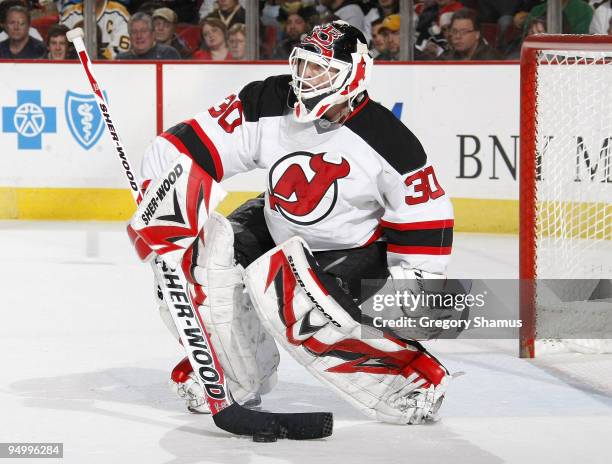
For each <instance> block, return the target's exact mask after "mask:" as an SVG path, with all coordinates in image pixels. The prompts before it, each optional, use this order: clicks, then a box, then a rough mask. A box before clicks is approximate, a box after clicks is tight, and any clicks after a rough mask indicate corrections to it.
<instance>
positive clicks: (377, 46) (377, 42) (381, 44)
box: [370, 18, 386, 59]
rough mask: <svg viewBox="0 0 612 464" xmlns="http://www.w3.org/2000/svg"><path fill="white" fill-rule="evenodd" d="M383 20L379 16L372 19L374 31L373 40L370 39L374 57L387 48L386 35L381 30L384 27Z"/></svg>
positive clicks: (371, 28) (372, 29)
mask: <svg viewBox="0 0 612 464" xmlns="http://www.w3.org/2000/svg"><path fill="white" fill-rule="evenodd" d="M382 22H383V20H382V18H378V19H375V20H374V21H372V24H370V31H371V32H372V40H371V41H370V55H372V58H374V59H377V58H378V57H379V56H380V55H381V54H382V53H384V52H385V50H386V47H385V37H384V36H383V34H382V32H381V30H380V28H381V27H382Z"/></svg>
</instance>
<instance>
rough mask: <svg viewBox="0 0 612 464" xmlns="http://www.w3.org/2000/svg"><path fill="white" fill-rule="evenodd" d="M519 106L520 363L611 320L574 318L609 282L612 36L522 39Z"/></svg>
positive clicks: (611, 247) (611, 251) (587, 315)
mask: <svg viewBox="0 0 612 464" xmlns="http://www.w3.org/2000/svg"><path fill="white" fill-rule="evenodd" d="M520 104H521V110H520V118H521V121H520V148H521V153H520V184H519V188H520V193H519V201H520V229H519V243H520V245H519V247H520V251H519V275H520V279H521V281H520V300H519V301H520V317H521V320H522V321H523V325H522V327H521V330H520V356H521V357H528V358H532V357H534V356H535V355H536V352H535V351H536V344H535V342H536V338H537V339H538V340H539V339H540V338H544V339H561V338H564V334H565V335H566V336H567V326H571V325H572V324H573V323H575V324H576V326H577V327H578V326H581V325H584V324H587V325H588V324H589V323H591V325H592V326H593V327H592V329H593V330H596V329H597V326H598V325H600V326H601V324H602V322H603V321H602V319H601V317H605V318H612V315H610V314H609V311H608V313H607V315H606V314H604V315H601V314H600V316H599V317H598V316H597V315H596V314H597V310H598V309H600V308H594V310H593V314H592V313H591V312H590V311H587V312H586V313H584V314H581V313H580V311H581V310H583V309H585V307H586V306H585V304H584V301H585V300H588V299H589V293H590V292H592V291H593V290H594V288H593V282H597V279H610V278H612V172H611V170H612V36H597V35H595V36H593V35H591V36H587V35H547V34H543V35H535V36H530V37H527V39H526V40H525V42H524V43H523V48H522V51H521V99H520ZM538 279H593V280H589V281H587V280H582V281H581V280H571V281H570V280H566V281H556V282H558V283H557V284H555V283H554V282H555V281H552V282H553V283H551V285H553V286H556V287H557V289H553V291H552V292H551V291H550V289H547V288H544V287H545V285H546V286H547V285H548V282H549V281H548V280H546V284H544V282H542V281H540V280H538ZM559 289H560V291H561V293H563V297H562V298H560V299H555V297H558V296H559V295H558V293H559V292H558V290H559ZM567 301H571V302H574V304H572V303H571V302H570V303H566V302H567ZM575 303H578V304H575ZM608 309H609V307H608ZM547 310H548V311H549V312H554V313H556V314H555V318H553V319H554V320H555V321H558V320H559V317H561V319H563V320H564V321H565V322H563V324H564V326H565V328H564V329H563V330H561V329H560V328H559V327H550V326H547V325H546V324H547V323H550V320H548V322H547V316H546V311H547ZM550 310H552V311H550ZM594 314H595V315H594ZM572 318H574V319H575V320H574V321H573V322H572ZM590 318H592V320H591V321H590V322H589V319H590ZM555 323H556V322H555ZM579 330H586V331H587V332H588V331H589V330H591V329H589V328H586V329H584V328H583V329H579ZM564 331H565V332H564ZM561 332H563V333H561ZM581 333H584V332H581ZM589 333H590V332H589ZM569 337H570V338H571V335H569ZM577 338H578V337H577ZM593 338H595V337H593ZM602 338H603V337H602ZM606 343H607V342H606ZM539 346H540V345H539V344H538V350H539Z"/></svg>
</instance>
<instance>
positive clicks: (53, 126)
mask: <svg viewBox="0 0 612 464" xmlns="http://www.w3.org/2000/svg"><path fill="white" fill-rule="evenodd" d="M40 101H41V97H40V90H18V91H17V106H5V107H4V108H2V132H7V133H16V134H17V148H18V149H19V150H40V149H41V147H42V135H43V134H45V133H49V132H57V123H56V117H55V107H51V106H42V104H41V102H40Z"/></svg>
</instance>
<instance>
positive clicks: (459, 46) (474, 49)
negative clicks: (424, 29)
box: [442, 8, 501, 61]
mask: <svg viewBox="0 0 612 464" xmlns="http://www.w3.org/2000/svg"><path fill="white" fill-rule="evenodd" d="M449 37H450V43H451V49H450V50H449V51H448V52H446V53H445V54H444V55H442V58H443V59H445V60H458V61H468V60H472V61H473V60H499V59H501V55H500V54H499V52H498V51H497V50H495V49H494V48H492V47H491V46H489V44H487V43H486V41H485V40H484V38H483V37H482V35H481V32H480V21H479V20H478V15H477V13H476V12H475V11H474V10H472V9H470V8H463V9H461V10H458V11H456V12H455V13H453V16H452V18H451V24H450V30H449Z"/></svg>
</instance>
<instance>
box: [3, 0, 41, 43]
mask: <svg viewBox="0 0 612 464" xmlns="http://www.w3.org/2000/svg"><path fill="white" fill-rule="evenodd" d="M12 6H23V7H25V8H28V6H27V2H26V1H25V0H0V42H2V41H4V40H6V39H8V35H7V33H6V31H5V27H4V24H5V23H6V12H7V11H8V9H9V8H10V7H12ZM29 9H30V8H28V10H29ZM28 33H29V35H30V37H34V38H35V39H37V40H40V41H41V42H42V41H43V38H42V36H41V35H40V32H38V31H37V30H36V28H35V27H32V25H31V24H30V30H29V31H28Z"/></svg>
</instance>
